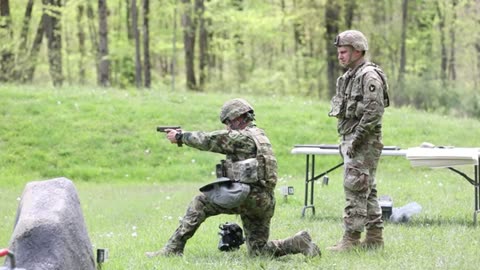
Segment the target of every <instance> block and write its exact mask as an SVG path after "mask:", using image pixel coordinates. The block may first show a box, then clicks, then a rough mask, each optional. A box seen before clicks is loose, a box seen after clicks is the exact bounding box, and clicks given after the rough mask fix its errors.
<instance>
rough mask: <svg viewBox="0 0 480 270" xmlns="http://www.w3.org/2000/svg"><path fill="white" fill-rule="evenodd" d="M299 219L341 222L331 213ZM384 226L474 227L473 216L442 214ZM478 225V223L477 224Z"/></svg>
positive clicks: (387, 222)
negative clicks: (447, 215) (446, 215)
mask: <svg viewBox="0 0 480 270" xmlns="http://www.w3.org/2000/svg"><path fill="white" fill-rule="evenodd" d="M298 218H299V219H305V220H307V221H321V222H336V223H341V222H342V217H341V216H340V215H339V216H332V215H321V214H315V215H312V213H308V214H305V216H304V217H301V215H300V214H299V216H298ZM384 224H385V226H410V227H425V226H452V225H454V226H459V225H460V226H466V227H475V225H474V223H473V218H467V217H444V216H434V217H418V218H412V219H411V220H410V221H408V222H398V223H394V222H391V221H388V220H387V221H385V223H384ZM477 226H478V225H477Z"/></svg>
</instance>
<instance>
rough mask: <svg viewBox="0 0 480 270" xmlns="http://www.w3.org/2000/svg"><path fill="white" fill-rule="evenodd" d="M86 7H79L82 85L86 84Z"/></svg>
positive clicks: (78, 32) (79, 73) (78, 27)
mask: <svg viewBox="0 0 480 270" xmlns="http://www.w3.org/2000/svg"><path fill="white" fill-rule="evenodd" d="M84 14H85V6H84V5H83V4H82V3H79V4H78V6H77V37H78V50H79V52H80V59H79V61H78V80H79V83H80V84H81V85H84V84H85V52H86V50H85V31H84V30H83V24H84V19H83V18H84Z"/></svg>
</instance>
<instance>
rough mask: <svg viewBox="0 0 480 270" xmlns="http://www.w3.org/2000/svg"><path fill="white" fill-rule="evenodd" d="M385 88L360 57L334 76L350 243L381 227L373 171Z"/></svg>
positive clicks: (380, 73)
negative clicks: (354, 64) (337, 76)
mask: <svg viewBox="0 0 480 270" xmlns="http://www.w3.org/2000/svg"><path fill="white" fill-rule="evenodd" d="M362 36H363V34H362ZM365 46H366V45H365ZM387 88H388V85H387V82H386V76H385V74H384V73H383V71H382V70H381V69H380V68H379V67H378V66H377V65H375V64H373V63H371V62H366V61H365V60H363V62H361V63H359V65H358V66H356V67H355V68H353V69H352V68H351V69H349V70H348V71H347V72H346V73H345V74H344V75H343V76H341V77H339V78H338V79H337V86H336V95H335V96H334V97H333V98H332V101H331V103H332V110H331V111H330V113H329V116H332V117H337V118H338V126H337V130H338V134H339V135H340V138H341V145H340V151H341V155H342V157H343V160H344V182H343V184H344V192H345V197H346V205H345V208H344V214H343V220H344V227H345V228H344V229H345V232H346V234H348V233H356V235H357V236H356V237H354V238H355V239H350V240H351V241H350V243H353V244H354V245H356V244H359V242H358V239H359V237H360V234H359V233H360V232H363V231H364V229H365V228H366V229H367V232H368V230H372V229H374V228H376V229H380V230H381V229H382V228H383V220H382V211H381V208H380V206H379V204H378V198H377V188H376V182H375V173H376V170H377V165H378V161H379V158H380V155H381V151H382V148H383V144H382V116H383V113H384V108H385V107H387V106H388V94H387ZM349 149H354V155H353V156H352V157H349V155H348V154H347V151H348V150H349ZM379 237H380V238H381V231H380V233H379ZM367 238H368V234H367ZM381 245H382V246H383V240H381ZM340 250H341V249H340Z"/></svg>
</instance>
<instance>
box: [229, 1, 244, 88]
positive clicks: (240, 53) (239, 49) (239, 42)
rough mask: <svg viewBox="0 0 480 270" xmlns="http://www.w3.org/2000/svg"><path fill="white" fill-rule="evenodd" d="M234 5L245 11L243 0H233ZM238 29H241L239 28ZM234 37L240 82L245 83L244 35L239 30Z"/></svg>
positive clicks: (238, 9)
mask: <svg viewBox="0 0 480 270" xmlns="http://www.w3.org/2000/svg"><path fill="white" fill-rule="evenodd" d="M232 3H233V7H234V8H235V9H236V10H237V11H239V12H242V11H243V0H232ZM237 31H240V29H238V30H237ZM233 39H234V40H235V51H236V54H237V75H238V83H239V84H243V83H244V82H245V81H246V80H247V77H246V70H245V69H246V68H245V66H246V65H245V47H244V42H243V38H242V35H241V34H240V33H239V32H237V33H235V35H234V37H233Z"/></svg>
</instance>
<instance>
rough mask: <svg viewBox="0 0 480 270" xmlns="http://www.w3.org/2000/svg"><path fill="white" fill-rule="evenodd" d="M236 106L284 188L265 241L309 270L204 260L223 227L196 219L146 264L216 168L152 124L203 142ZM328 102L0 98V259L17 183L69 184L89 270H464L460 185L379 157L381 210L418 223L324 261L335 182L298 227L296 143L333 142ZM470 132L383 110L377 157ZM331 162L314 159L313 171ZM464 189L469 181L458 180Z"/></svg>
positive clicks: (471, 125) (466, 122) (337, 217)
mask: <svg viewBox="0 0 480 270" xmlns="http://www.w3.org/2000/svg"><path fill="white" fill-rule="evenodd" d="M234 97H244V98H246V99H247V100H249V101H250V102H251V103H252V105H253V106H254V107H255V109H256V115H257V124H258V126H260V127H262V128H264V129H265V130H266V132H267V134H268V135H269V137H270V139H271V141H272V144H273V145H274V150H275V153H276V155H277V159H278V161H279V177H280V179H279V183H278V185H277V187H281V186H293V187H294V188H295V194H294V195H293V196H289V197H288V198H287V199H286V200H285V198H283V197H282V195H281V194H280V192H277V195H276V197H277V207H276V213H275V217H274V218H273V220H272V228H271V238H272V239H277V238H285V237H288V236H291V235H293V234H294V233H296V232H297V231H299V230H302V229H306V230H308V231H309V232H310V233H311V234H312V237H313V239H314V241H315V242H317V243H318V245H319V246H320V248H321V249H322V252H323V255H322V257H321V258H313V259H308V258H305V257H303V256H302V255H293V256H286V257H282V258H277V259H271V258H250V257H248V256H247V254H246V249H245V246H242V247H241V249H240V250H239V251H236V252H231V253H223V252H220V251H218V250H217V244H218V240H219V236H218V234H217V233H218V231H219V230H218V225H219V224H221V223H224V222H227V221H228V222H237V223H240V219H239V218H238V217H236V216H227V215H220V216H216V217H213V218H211V219H208V220H207V221H206V222H205V223H204V224H203V225H202V226H201V227H200V229H199V230H198V232H197V233H196V234H195V236H194V237H193V238H192V239H191V240H190V241H189V242H188V244H187V247H186V250H185V256H183V257H181V258H155V259H148V258H146V257H145V256H144V252H145V251H151V250H156V249H159V248H161V247H162V246H163V245H164V244H165V242H166V241H167V240H168V238H169V237H170V235H171V233H173V231H174V230H175V228H176V227H177V225H178V219H179V218H180V217H181V216H183V214H184V212H185V210H186V207H187V205H188V203H189V201H190V199H191V198H192V197H193V196H194V195H195V194H196V193H197V192H198V191H197V190H198V187H199V186H201V185H203V184H204V183H206V182H209V181H211V180H212V179H213V171H214V165H215V164H216V163H217V162H218V160H219V159H221V158H222V156H221V155H218V154H213V153H206V152H201V151H198V150H195V149H191V148H188V147H183V148H179V147H177V146H176V145H172V144H170V143H169V142H168V141H167V140H166V139H165V138H164V136H165V135H164V134H160V133H157V132H156V131H155V127H156V126H157V125H174V124H175V125H181V126H182V128H184V129H185V130H213V129H221V128H223V126H222V125H221V123H220V122H219V121H218V114H219V109H220V107H221V105H222V104H223V102H224V101H226V100H228V99H230V98H234ZM328 110H329V104H328V102H327V101H320V100H312V99H308V98H299V97H285V96H282V97H266V96H253V95H240V94H234V93H229V94H220V93H191V92H178V93H172V92H168V91H163V90H149V91H146V90H144V91H130V90H122V91H119V90H112V89H84V88H74V89H66V88H65V89H37V88H35V87H33V86H31V87H22V88H20V87H14V86H0V115H1V116H0V177H1V179H0V183H1V187H0V202H1V207H0V220H1V221H2V222H1V224H2V226H1V227H0V247H7V246H8V242H9V239H10V235H11V233H12V229H13V225H14V219H15V214H16V208H17V206H18V200H19V197H20V196H21V193H22V191H23V188H24V185H25V184H26V183H27V182H29V181H35V180H46V179H51V178H56V177H66V178H69V179H71V180H72V181H74V183H75V185H76V187H77V190H78V193H79V196H80V199H81V203H82V209H83V212H84V216H85V220H86V223H87V227H88V231H89V235H90V239H91V242H92V244H93V245H94V248H95V249H96V248H108V250H109V260H108V261H107V262H106V263H105V264H104V265H103V268H102V269H115V270H116V269H477V268H478V265H479V264H480V256H478V254H477V252H478V250H479V246H480V234H479V230H480V228H478V227H474V226H472V220H473V202H474V201H473V199H474V197H473V195H474V193H473V192H474V191H473V186H472V185H471V184H469V183H468V182H467V181H465V180H464V179H463V178H462V177H461V176H459V175H457V174H455V173H453V172H451V171H449V170H446V169H429V168H412V167H411V165H410V163H409V162H408V161H407V160H406V159H405V158H402V157H384V158H382V159H381V162H380V164H379V169H378V172H377V174H378V176H377V182H378V189H379V194H380V195H384V194H385V195H390V196H391V197H393V200H394V207H399V206H403V205H405V204H406V203H409V202H413V201H415V202H417V203H419V204H420V205H421V206H422V208H423V209H422V212H421V213H420V214H419V215H417V216H415V217H414V218H413V219H412V220H411V222H409V223H407V224H392V223H386V228H385V232H384V233H385V242H386V244H385V249H384V250H381V251H375V252H372V251H357V252H349V253H343V254H335V253H330V252H327V251H326V250H325V247H327V246H330V245H332V244H334V243H336V242H337V241H338V240H339V239H340V237H341V235H342V227H341V224H342V223H341V215H342V208H343V200H344V198H343V190H342V175H341V170H337V171H335V172H332V173H331V174H330V175H329V177H330V182H329V185H328V186H322V185H321V183H320V182H321V181H319V183H318V184H316V185H315V189H316V193H315V206H316V210H317V211H316V215H315V216H313V215H312V214H311V211H307V215H306V217H305V218H301V217H300V216H301V209H302V206H303V196H304V169H305V164H304V162H305V161H304V157H303V156H300V155H292V154H290V150H291V149H292V147H293V145H295V144H320V143H329V144H334V143H337V141H338V140H337V136H336V130H335V126H336V121H335V120H334V119H330V118H328V117H327V113H328ZM478 134H480V121H478V120H474V119H459V118H452V117H447V116H442V115H437V114H433V113H423V112H417V111H414V110H412V109H409V108H401V109H397V108H389V109H387V111H386V113H385V117H384V144H385V145H396V146H399V147H401V148H404V149H405V148H408V147H413V146H418V145H419V144H420V143H422V142H431V143H433V144H435V145H452V146H458V147H472V146H479V142H478V139H477V137H478ZM339 161H340V158H339V157H335V156H322V157H317V171H318V172H320V171H321V170H322V169H327V168H329V167H332V166H333V165H335V164H336V163H338V162H339ZM460 169H461V170H462V171H464V172H465V173H467V174H469V175H470V176H473V169H472V168H470V167H460Z"/></svg>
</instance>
